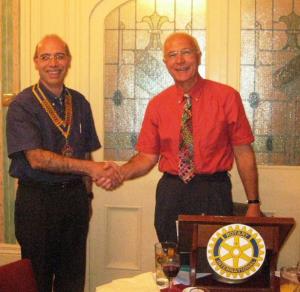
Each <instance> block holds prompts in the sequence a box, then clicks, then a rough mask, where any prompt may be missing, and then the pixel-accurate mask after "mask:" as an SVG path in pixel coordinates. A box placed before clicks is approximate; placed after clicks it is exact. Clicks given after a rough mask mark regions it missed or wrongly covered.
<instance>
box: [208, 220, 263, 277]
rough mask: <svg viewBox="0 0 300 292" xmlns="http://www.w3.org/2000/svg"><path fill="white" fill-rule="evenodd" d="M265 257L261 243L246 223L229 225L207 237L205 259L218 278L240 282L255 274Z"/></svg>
mask: <svg viewBox="0 0 300 292" xmlns="http://www.w3.org/2000/svg"><path fill="white" fill-rule="evenodd" d="M265 256H266V246H265V242H264V240H263V239H262V237H261V236H260V234H259V233H258V232H257V231H256V230H255V229H253V228H252V227H250V226H247V225H243V224H231V225H226V226H223V227H222V228H220V229H218V230H217V231H216V232H215V233H214V234H213V235H212V236H211V238H210V239H209V241H208V245H207V260H208V262H209V264H210V266H211V268H212V269H213V270H214V271H215V272H216V273H217V274H218V275H219V276H221V278H225V279H229V280H231V281H232V282H240V281H241V280H244V279H246V278H248V277H250V276H252V275H253V274H255V273H256V272H257V271H258V270H259V268H260V267H261V266H262V264H263V262H264V259H265Z"/></svg>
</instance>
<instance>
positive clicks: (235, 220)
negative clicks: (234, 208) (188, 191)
mask: <svg viewBox="0 0 300 292" xmlns="http://www.w3.org/2000/svg"><path fill="white" fill-rule="evenodd" d="M178 222H179V249H180V252H181V253H189V254H190V280H191V284H192V285H193V286H200V287H204V288H208V289H209V291H215V292H216V291H218V292H222V291H234V292H242V291H248V292H254V291H255V292H256V291H259V292H262V291H264V292H267V291H268V292H269V291H279V280H278V279H277V277H275V270H276V266H277V260H278V255H279V251H280V248H281V246H282V244H283V243H284V241H285V240H286V238H287V236H288V234H289V233H290V231H291V229H292V228H293V226H294V225H295V220H294V219H293V218H278V217H238V216H202V215H180V216H179V218H178ZM230 224H244V225H247V226H251V227H252V228H253V229H255V230H256V231H257V232H258V233H259V234H260V235H261V237H262V238H263V240H264V242H265V246H266V257H265V260H264V264H263V266H262V267H261V268H260V269H259V271H257V272H256V273H255V274H254V275H253V276H251V277H249V278H246V279H245V281H243V283H238V284H236V283H234V284H229V283H223V282H220V281H217V280H216V279H215V277H214V275H210V276H207V277H203V278H199V279H196V269H197V266H198V265H199V262H198V261H199V257H198V250H199V249H200V248H202V249H203V248H205V249H206V248H207V244H208V241H209V239H210V238H211V236H212V235H213V234H214V233H215V232H216V231H217V230H218V229H220V228H221V227H223V226H226V225H230Z"/></svg>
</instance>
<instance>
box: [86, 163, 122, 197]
mask: <svg viewBox="0 0 300 292" xmlns="http://www.w3.org/2000/svg"><path fill="white" fill-rule="evenodd" d="M90 177H91V178H92V181H93V182H94V183H95V184H96V185H97V186H98V187H101V188H103V189H105V190H109V191H112V190H114V189H116V188H117V187H119V186H120V185H121V184H122V183H123V181H124V179H125V174H124V171H123V173H122V167H121V166H119V165H118V164H116V163H115V162H113V161H106V162H93V164H92V165H91V168H90Z"/></svg>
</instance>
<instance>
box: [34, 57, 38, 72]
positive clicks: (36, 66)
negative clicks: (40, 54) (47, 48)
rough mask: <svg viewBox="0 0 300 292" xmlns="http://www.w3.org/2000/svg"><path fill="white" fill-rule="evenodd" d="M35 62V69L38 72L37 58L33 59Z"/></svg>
mask: <svg viewBox="0 0 300 292" xmlns="http://www.w3.org/2000/svg"><path fill="white" fill-rule="evenodd" d="M33 62H34V68H35V69H36V70H38V69H39V68H38V63H37V62H38V61H37V58H34V59H33Z"/></svg>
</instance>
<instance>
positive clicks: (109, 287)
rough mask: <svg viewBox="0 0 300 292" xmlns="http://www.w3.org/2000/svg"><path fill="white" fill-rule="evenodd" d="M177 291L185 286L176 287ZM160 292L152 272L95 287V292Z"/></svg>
mask: <svg viewBox="0 0 300 292" xmlns="http://www.w3.org/2000/svg"><path fill="white" fill-rule="evenodd" d="M176 286H178V288H179V290H183V289H184V288H186V287H187V286H185V285H183V284H179V285H176ZM141 291H142V292H160V291H162V292H163V291H164V290H163V289H162V290H160V288H159V287H158V286H157V285H156V283H155V279H154V275H153V273H152V272H147V273H143V274H140V275H137V276H134V277H130V278H121V279H117V280H113V281H112V282H110V283H108V284H104V285H101V286H98V287H96V292H141Z"/></svg>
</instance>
